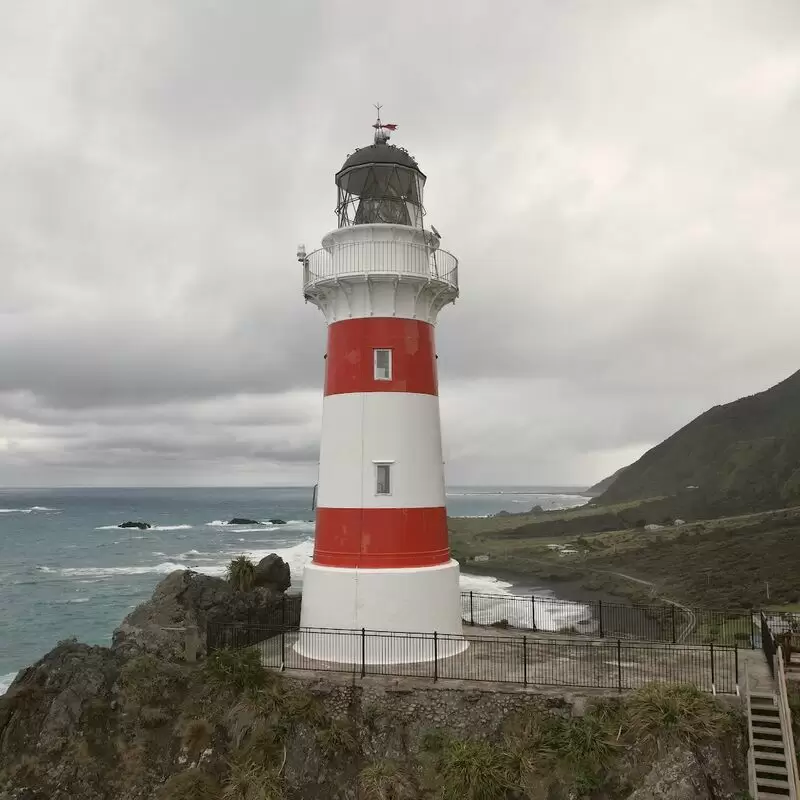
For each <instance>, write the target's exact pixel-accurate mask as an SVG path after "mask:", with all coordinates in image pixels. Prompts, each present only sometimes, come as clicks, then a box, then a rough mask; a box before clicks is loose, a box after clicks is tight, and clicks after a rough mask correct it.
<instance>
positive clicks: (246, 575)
mask: <svg viewBox="0 0 800 800" xmlns="http://www.w3.org/2000/svg"><path fill="white" fill-rule="evenodd" d="M228 582H229V583H230V584H231V586H233V588H234V589H236V590H237V591H239V592H249V591H250V590H251V589H252V588H253V586H254V585H255V582H256V565H255V564H254V563H253V562H252V561H251V560H250V559H249V558H248V557H247V556H238V557H237V558H234V559H233V561H231V563H230V564H228Z"/></svg>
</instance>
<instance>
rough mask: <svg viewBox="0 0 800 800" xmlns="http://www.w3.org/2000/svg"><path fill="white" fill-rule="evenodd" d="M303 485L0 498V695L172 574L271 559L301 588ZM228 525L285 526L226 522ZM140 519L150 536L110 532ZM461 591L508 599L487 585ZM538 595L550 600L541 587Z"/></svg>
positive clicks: (523, 494) (550, 493)
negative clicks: (240, 558)
mask: <svg viewBox="0 0 800 800" xmlns="http://www.w3.org/2000/svg"><path fill="white" fill-rule="evenodd" d="M586 501H587V498H585V497H581V496H580V495H579V494H577V493H576V490H569V489H558V490H556V489H548V488H545V487H522V488H501V487H478V488H476V487H452V488H449V489H448V491H447V509H448V513H449V514H450V515H451V516H465V517H466V516H475V517H477V516H486V515H490V514H496V513H497V512H499V511H503V510H505V511H512V512H520V511H524V510H528V509H530V508H531V507H532V506H534V505H540V506H542V508H544V509H556V508H568V507H571V506H576V505H581V504H583V503H585V502H586ZM311 504H312V490H311V489H310V488H305V487H303V488H238V489H236V488H234V489H231V488H224V489H209V488H192V489H173V488H170V489H0V694H2V693H3V692H5V690H6V689H7V688H8V685H9V684H10V683H11V681H12V680H13V678H14V676H15V675H16V672H17V671H18V670H19V669H22V668H23V667H25V666H27V665H29V664H31V663H33V662H35V661H36V660H38V659H39V658H40V657H41V656H42V655H44V654H45V653H46V652H47V651H48V650H50V649H51V648H52V647H53V646H55V644H56V643H57V642H59V641H61V640H63V639H68V638H70V637H72V636H75V637H76V638H77V639H78V640H79V641H82V642H87V643H89V644H101V645H107V644H109V643H110V641H111V633H112V631H113V630H114V628H115V627H116V626H117V625H118V624H119V623H120V622H121V621H122V619H123V617H125V615H126V614H128V613H129V612H130V610H131V609H133V608H135V607H136V606H137V605H138V604H139V603H141V602H143V601H144V600H146V599H147V598H149V597H150V595H151V593H152V591H153V588H154V587H155V585H156V583H157V582H158V581H159V580H161V578H162V577H163V576H164V575H167V574H168V573H170V572H172V571H173V570H176V569H194V570H197V571H198V572H204V573H207V574H209V575H223V574H224V573H225V567H226V565H227V563H228V562H229V561H230V560H231V558H233V557H235V556H237V555H241V554H245V555H248V556H250V557H251V558H253V559H260V558H263V557H264V556H265V555H268V554H269V553H277V554H278V555H280V556H281V557H282V558H283V559H284V560H285V561H286V562H287V563H288V564H289V565H290V567H291V571H292V586H293V588H300V587H301V586H302V574H303V569H304V567H305V565H306V563H308V561H310V559H311V554H312V551H313V538H314V522H313V519H314V512H313V510H312V505H311ZM233 517H241V518H248V519H252V520H259V521H267V520H269V519H281V520H284V521H285V522H286V524H285V525H273V524H270V523H268V522H266V524H261V525H228V524H227V522H228V521H229V520H230V519H232V518H233ZM126 520H134V521H135V520H142V521H144V522H148V523H150V524H151V525H152V528H150V529H149V530H144V531H142V530H138V529H121V528H119V527H118V525H119V524H120V523H122V522H125V521H126ZM461 583H462V588H463V589H465V590H470V589H471V590H474V591H476V592H482V593H491V594H507V593H508V591H509V589H510V588H511V585H510V584H509V583H506V582H504V581H500V580H497V579H496V578H491V577H484V576H473V575H469V574H464V575H462V577H461ZM541 593H542V594H543V595H544V594H550V592H548V591H547V590H542V592H541Z"/></svg>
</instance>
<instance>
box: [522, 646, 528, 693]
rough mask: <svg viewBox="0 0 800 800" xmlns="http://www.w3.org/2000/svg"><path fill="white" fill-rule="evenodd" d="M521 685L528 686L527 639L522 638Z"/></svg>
mask: <svg viewBox="0 0 800 800" xmlns="http://www.w3.org/2000/svg"><path fill="white" fill-rule="evenodd" d="M522 685H523V686H527V685H528V637H527V636H523V637H522Z"/></svg>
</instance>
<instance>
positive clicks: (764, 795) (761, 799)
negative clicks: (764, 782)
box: [758, 790, 789, 800]
mask: <svg viewBox="0 0 800 800" xmlns="http://www.w3.org/2000/svg"><path fill="white" fill-rule="evenodd" d="M787 791H788V790H787ZM788 796H789V795H788V794H775V793H774V792H762V791H761V790H759V792H758V800H786V798H787V797H788Z"/></svg>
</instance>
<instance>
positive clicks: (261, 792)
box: [222, 762, 286, 800]
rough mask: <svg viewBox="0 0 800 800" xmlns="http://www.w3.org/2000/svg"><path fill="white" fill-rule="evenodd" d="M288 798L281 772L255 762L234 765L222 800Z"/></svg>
mask: <svg viewBox="0 0 800 800" xmlns="http://www.w3.org/2000/svg"><path fill="white" fill-rule="evenodd" d="M285 796H286V792H285V788H284V783H283V780H282V779H281V776H280V774H279V772H278V771H277V770H275V769H273V768H270V767H265V766H263V765H261V764H257V763H254V762H246V763H233V764H231V771H230V774H229V776H228V780H227V781H226V783H225V787H224V789H223V792H222V800H283V798H284V797H285Z"/></svg>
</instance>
